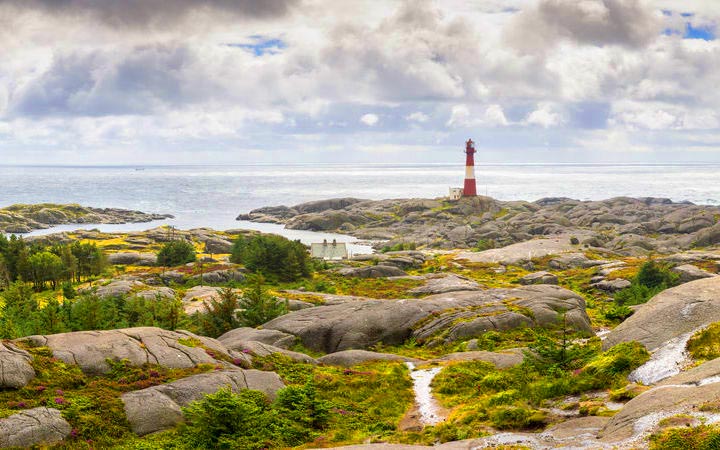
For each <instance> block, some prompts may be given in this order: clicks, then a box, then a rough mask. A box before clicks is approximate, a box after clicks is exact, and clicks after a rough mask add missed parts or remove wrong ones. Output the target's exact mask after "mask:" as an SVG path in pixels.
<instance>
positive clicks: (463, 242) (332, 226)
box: [239, 197, 720, 256]
mask: <svg viewBox="0 0 720 450" xmlns="http://www.w3.org/2000/svg"><path fill="white" fill-rule="evenodd" d="M718 214H720V207H717V206H699V205H693V204H691V203H687V202H682V203H675V202H672V201H670V200H668V199H662V198H628V197H617V198H611V199H608V200H602V201H579V200H573V199H568V198H550V199H541V200H538V201H536V202H523V201H511V202H502V201H497V200H494V199H491V198H488V197H475V198H463V199H461V200H459V201H448V200H446V199H395V200H377V201H371V200H364V201H362V200H357V199H330V200H324V201H320V202H313V203H311V204H304V205H297V206H294V207H270V208H261V209H257V210H253V211H251V212H250V213H249V214H245V215H241V216H240V217H239V218H241V219H244V220H254V221H265V222H274V223H282V224H285V225H286V226H287V227H288V228H295V229H305V230H316V231H336V232H338V231H342V232H345V233H349V234H352V235H354V236H356V237H359V238H361V239H383V240H387V241H389V242H388V244H390V245H392V244H395V243H400V242H413V243H416V244H419V245H427V246H432V247H441V248H457V247H463V248H473V247H475V246H476V245H477V244H478V243H481V244H482V245H484V246H487V245H493V244H494V245H496V246H507V245H509V244H513V243H518V242H523V241H526V240H528V239H532V238H535V237H554V236H556V235H566V236H569V237H571V238H574V241H577V242H578V243H580V244H583V245H585V246H591V247H604V248H605V249H608V250H612V251H615V252H618V253H620V254H624V255H632V256H634V255H642V254H647V253H648V252H651V251H657V252H660V253H672V252H674V251H677V250H681V249H688V248H691V247H692V246H707V245H714V244H717V243H720V226H719V225H718V224H717V216H718Z"/></svg>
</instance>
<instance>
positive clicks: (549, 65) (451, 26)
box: [0, 0, 720, 165]
mask: <svg viewBox="0 0 720 450" xmlns="http://www.w3.org/2000/svg"><path fill="white" fill-rule="evenodd" d="M719 22H720V1H719V0H474V1H473V0H466V1H459V0H435V1H432V0H408V1H401V0H365V1H363V0H347V1H336V0H263V1H256V0H203V1H200V0H123V1H110V0H107V1H97V0H0V164H70V165H76V164H79V165H83V164H88V165H104V164H108V165H112V164H133V165H142V164H254V163H259V164H268V163H274V164H279V163H346V162H350V163H454V162H460V163H461V162H462V161H463V158H464V155H463V153H462V151H463V149H464V142H465V141H466V140H467V139H468V138H472V139H473V140H474V141H475V142H476V148H477V150H478V154H477V156H476V158H477V160H478V161H479V162H480V163H482V162H487V163H505V162H507V163H523V162H532V163H557V162H589V163H624V162H628V163H629V162H633V163H637V162H639V163H663V162H720V42H719V41H718V39H717V37H718V34H719V33H720V29H718V23H719Z"/></svg>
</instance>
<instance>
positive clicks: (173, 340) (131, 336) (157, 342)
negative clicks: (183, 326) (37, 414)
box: [19, 327, 234, 374]
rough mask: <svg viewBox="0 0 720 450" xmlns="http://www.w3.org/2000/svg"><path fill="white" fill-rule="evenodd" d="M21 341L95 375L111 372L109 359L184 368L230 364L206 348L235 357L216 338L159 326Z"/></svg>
mask: <svg viewBox="0 0 720 450" xmlns="http://www.w3.org/2000/svg"><path fill="white" fill-rule="evenodd" d="M19 340H20V341H22V342H26V343H28V344H30V345H33V346H36V347H49V348H50V350H52V352H53V356H54V357H56V358H59V359H61V360H62V361H64V362H66V363H68V364H76V365H78V366H79V367H80V369H81V370H82V371H83V372H86V373H92V374H98V373H99V374H102V373H107V372H108V371H110V365H109V364H108V362H107V360H108V359H109V360H111V361H120V360H123V359H126V360H128V361H129V363H130V364H132V365H133V366H142V365H143V364H158V365H161V366H165V367H170V368H180V369H183V368H190V367H195V366H196V365H198V364H201V363H208V364H223V365H227V363H224V362H223V361H221V360H218V359H216V358H214V357H212V356H211V355H210V354H209V353H208V352H207V351H206V350H205V349H204V348H203V347H206V348H208V349H210V350H211V352H213V353H215V354H216V355H217V356H218V357H219V356H223V357H225V358H226V359H232V358H233V357H234V355H231V354H230V353H229V352H228V350H227V348H226V347H225V346H224V345H223V344H221V343H220V342H218V341H217V340H215V339H211V338H207V337H203V336H197V335H195V334H193V333H190V332H188V331H168V330H163V329H161V328H156V327H138V328H125V329H120V330H106V331H76V332H72V333H61V334H50V335H35V336H28V337H25V338H21V339H19Z"/></svg>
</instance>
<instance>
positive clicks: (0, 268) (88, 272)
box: [0, 234, 107, 292]
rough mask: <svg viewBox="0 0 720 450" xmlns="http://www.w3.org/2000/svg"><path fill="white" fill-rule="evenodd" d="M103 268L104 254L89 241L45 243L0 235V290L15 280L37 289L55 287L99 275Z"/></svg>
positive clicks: (105, 261) (105, 265)
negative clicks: (29, 284)
mask: <svg viewBox="0 0 720 450" xmlns="http://www.w3.org/2000/svg"><path fill="white" fill-rule="evenodd" d="M105 267H107V258H106V257H105V254H104V253H103V252H102V250H100V248H98V246H97V245H95V244H92V243H86V242H80V241H75V242H73V243H72V244H55V245H46V244H42V243H39V242H32V243H28V242H26V241H25V240H24V239H22V238H21V237H17V236H15V235H12V236H10V237H9V238H8V237H6V236H5V235H3V234H0V290H2V289H4V288H6V287H7V286H9V285H10V284H11V283H12V282H14V281H16V280H21V281H24V282H28V283H32V285H33V288H34V289H35V290H36V291H38V292H39V291H42V290H44V289H46V288H47V287H51V288H52V289H56V288H57V287H58V286H59V285H60V284H61V283H63V282H67V283H73V282H76V283H80V282H82V281H83V280H87V279H88V278H90V277H92V276H97V275H100V274H101V273H102V271H103V270H104V269H105Z"/></svg>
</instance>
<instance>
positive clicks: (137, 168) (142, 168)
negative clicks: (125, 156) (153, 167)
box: [135, 167, 145, 171]
mask: <svg viewBox="0 0 720 450" xmlns="http://www.w3.org/2000/svg"><path fill="white" fill-rule="evenodd" d="M135 170H136V171H138V170H145V168H144V167H136V168H135Z"/></svg>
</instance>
